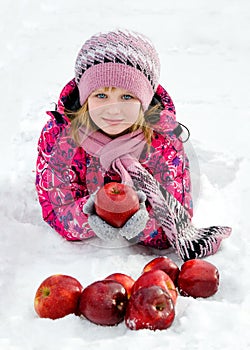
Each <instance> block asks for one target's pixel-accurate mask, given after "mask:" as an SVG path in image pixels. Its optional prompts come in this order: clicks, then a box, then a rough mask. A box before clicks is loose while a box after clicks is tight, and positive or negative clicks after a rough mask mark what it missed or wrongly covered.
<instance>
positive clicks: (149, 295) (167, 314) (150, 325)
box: [125, 286, 175, 330]
mask: <svg viewBox="0 0 250 350" xmlns="http://www.w3.org/2000/svg"><path fill="white" fill-rule="evenodd" d="M174 318H175V309H174V304H173V301H172V298H171V297H170V295H169V293H168V292H167V291H166V290H164V289H162V288H161V287H159V286H150V287H143V288H140V289H139V290H137V291H136V292H135V293H134V294H132V295H131V298H130V299H129V302H128V306H127V310H126V314H125V324H126V326H127V327H128V328H130V329H132V330H138V329H143V328H147V329H151V330H156V329H166V328H168V327H170V326H171V324H172V323H173V321H174Z"/></svg>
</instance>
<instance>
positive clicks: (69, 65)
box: [0, 0, 250, 350]
mask: <svg viewBox="0 0 250 350" xmlns="http://www.w3.org/2000/svg"><path fill="white" fill-rule="evenodd" d="M116 27H122V28H129V29H133V30H137V31H141V32H143V33H144V34H146V35H148V36H149V37H150V38H151V39H152V41H153V42H154V44H155V46H156V48H157V50H158V51H159V54H160V58H161V63H162V72H161V79H160V83H161V84H162V85H163V86H164V87H165V88H166V89H167V91H168V92H169V94H170V95H171V97H172V98H173V100H174V103H175V106H176V110H177V119H178V121H180V122H182V123H183V124H185V125H187V126H188V128H189V129H190V131H191V145H192V147H193V149H194V150H195V152H194V153H195V156H194V157H192V156H191V161H192V158H193V159H194V162H193V163H192V162H191V168H192V164H196V165H195V166H194V165H193V174H194V177H195V178H196V180H195V183H194V184H193V186H194V191H196V192H197V188H199V183H200V190H198V192H197V193H198V195H197V196H196V198H195V214H194V223H195V224H196V225H197V226H200V227H205V226H206V225H216V224H221V225H228V226H232V227H233V232H232V235H231V237H230V238H228V239H227V240H224V241H223V243H222V246H221V249H220V250H219V252H218V253H217V254H215V255H214V256H211V257H208V258H206V260H207V261H209V262H211V263H213V264H214V265H216V266H217V268H218V269H219V272H220V288H219V291H218V292H217V293H216V294H215V295H214V296H213V297H210V298H208V299H201V298H198V299H193V298H184V297H179V299H178V302H177V309H176V318H175V321H174V323H173V325H172V326H171V327H170V328H169V329H167V330H164V331H155V332H153V331H150V330H142V331H131V330H129V329H128V328H126V326H125V324H124V323H121V324H119V325H118V326H116V327H101V326H97V325H95V324H92V323H90V322H89V321H87V320H85V319H81V318H79V317H76V316H74V315H69V316H67V317H65V318H62V319H59V320H55V321H52V320H49V319H40V318H38V316H37V315H36V313H35V311H34V308H33V299H34V295H35V292H36V289H37V288H38V286H39V284H40V283H41V282H42V281H43V280H44V279H45V278H46V277H48V276H50V275H52V274H56V273H62V274H68V275H71V276H74V277H75V278H77V279H78V280H79V281H80V282H81V283H82V284H83V286H87V285H88V284H90V283H92V282H94V281H96V280H98V279H102V278H104V277H106V276H107V275H108V274H110V273H113V272H123V273H126V274H129V275H131V276H132V277H133V278H135V279H136V278H137V277H138V276H139V275H140V273H141V270H142V268H143V266H144V265H145V264H146V263H147V262H148V261H150V260H151V259H153V258H154V257H156V256H157V255H160V254H162V255H168V256H169V257H170V258H172V259H173V260H174V261H175V262H176V263H177V264H178V265H179V266H181V261H180V260H179V259H178V257H177V256H176V255H175V254H174V252H173V251H171V250H170V251H163V252H160V251H159V252H157V251H152V250H150V249H146V248H143V247H139V246H132V247H126V248H119V249H114V248H113V249H112V248H100V247H97V246H95V245H94V244H91V243H90V242H87V241H86V242H84V244H74V243H69V242H66V241H65V240H63V239H62V238H61V237H60V236H59V235H58V234H57V233H55V232H54V231H53V230H52V229H51V228H50V227H49V226H48V225H47V224H46V223H44V222H43V221H42V218H41V209H40V205H39V203H38V201H37V197H36V192H35V187H34V181H35V172H34V171H35V162H36V156H37V152H36V145H37V141H38V138H39V135H40V131H41V129H42V127H43V125H44V124H45V122H46V121H47V119H48V116H47V115H46V114H45V111H46V110H51V109H53V102H57V98H58V96H59V93H60V91H61V89H62V87H63V86H64V85H65V84H66V83H67V82H68V81H69V80H70V79H71V78H72V77H73V75H74V62H75V58H76V55H77V53H78V50H79V49H80V47H81V45H82V44H83V42H84V41H85V40H86V39H88V38H89V36H91V35H92V34H94V33H96V32H99V31H101V30H104V29H113V28H116ZM0 50H1V55H0V89H1V90H0V93H1V128H0V141H1V169H0V189H1V196H0V223H1V235H0V237H1V241H0V247H1V248H0V249H1V251H0V254H1V255H0V273H1V276H0V349H1V350H17V349H18V350H19V349H25V350H40V349H47V350H49V349H53V350H54V349H60V350H68V349H74V350H78V349H89V350H90V349H99V350H101V349H105V350H106V349H117V348H118V349H119V350H125V349H135V348H139V349H140V348H143V349H145V350H147V349H155V350H156V349H157V350H159V349H160V350H161V349H177V350H184V349H185V350H187V349H188V350H195V349H203V350H206V349H209V350H211V349H220V350H221V349H223V350H224V349H225V350H226V349H227V350H231V349H237V350H245V349H249V348H250V336H249V329H250V316H249V312H250V278H249V277H250V276H249V263H250V255H249V235H250V227H249V226H250V225H249V198H250V186H249V171H250V146H249V131H250V113H249V109H250V99H249V91H250V89H249V78H250V69H249V61H250V5H249V1H246V0H210V1H205V0H191V1H184V0H180V1H170V0H165V1H163V0H162V1H149V0H143V1H139V0H138V1H134V0H119V1H117V0H110V1H109V0H107V1H101V0H95V1H82V0H81V1H80V0H71V1H65V0H61V1H59V0H53V1H51V0H40V1H36V0H9V1H7V0H2V1H1V6H0ZM197 159H198V165H199V166H197V162H196V160H197ZM198 168H199V169H198ZM197 175H198V176H197ZM198 178H199V179H200V180H199V181H198V180H197V179H198ZM196 181H197V185H196Z"/></svg>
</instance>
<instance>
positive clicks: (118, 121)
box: [103, 118, 123, 125]
mask: <svg viewBox="0 0 250 350" xmlns="http://www.w3.org/2000/svg"><path fill="white" fill-rule="evenodd" d="M103 120H104V121H105V123H107V124H109V125H118V124H121V122H122V121H123V119H109V118H103Z"/></svg>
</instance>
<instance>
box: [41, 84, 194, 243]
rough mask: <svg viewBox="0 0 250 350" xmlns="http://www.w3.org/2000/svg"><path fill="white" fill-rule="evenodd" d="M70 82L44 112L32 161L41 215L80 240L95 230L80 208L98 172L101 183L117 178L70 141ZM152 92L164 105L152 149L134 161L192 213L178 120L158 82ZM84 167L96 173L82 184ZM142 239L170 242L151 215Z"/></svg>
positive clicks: (95, 180)
mask: <svg viewBox="0 0 250 350" xmlns="http://www.w3.org/2000/svg"><path fill="white" fill-rule="evenodd" d="M75 88H76V84H75V81H74V79H73V80H71V81H70V82H69V83H68V84H67V85H66V86H65V87H64V89H63V90H62V92H61V94H60V98H59V101H58V108H57V110H56V111H51V112H47V114H48V115H49V116H50V119H49V120H48V122H47V123H46V125H45V126H44V128H43V129H42V132H41V136H40V138H39V142H38V157H37V166H36V189H37V193H38V199H39V202H40V204H41V207H42V214H43V218H44V220H45V221H46V222H47V223H48V224H49V225H50V226H51V227H52V228H53V229H55V230H56V231H57V232H58V233H59V234H60V235H61V236H63V237H65V238H66V239H67V240H83V239H86V238H90V237H93V236H94V235H95V234H94V232H93V231H92V230H91V228H90V227H89V225H88V217H87V215H85V214H84V213H83V212H82V208H83V206H84V204H85V203H86V201H87V200H88V198H89V195H90V194H91V192H94V191H95V190H96V184H97V178H99V181H100V177H101V178H102V182H103V184H104V183H106V182H110V181H120V179H119V176H118V175H115V174H111V173H109V172H105V170H103V169H102V168H101V166H100V164H99V160H98V158H94V157H92V156H91V155H89V154H87V153H86V152H85V151H84V149H82V148H81V147H75V146H74V142H73V140H72V138H70V137H69V134H68V129H69V126H70V120H69V119H68V118H67V117H66V116H65V115H64V102H65V101H66V99H67V98H68V97H69V96H70V94H72V92H73V91H74V90H75ZM155 97H156V99H157V100H159V101H161V103H162V105H163V106H164V109H163V111H162V112H161V115H160V120H159V121H157V123H156V124H155V125H154V139H153V141H152V147H151V150H150V152H146V153H144V154H142V155H141V158H140V160H139V161H140V162H141V164H142V165H143V166H144V167H145V168H146V169H147V170H148V171H149V172H151V173H152V174H153V175H154V177H155V178H156V179H157V180H158V181H159V182H160V183H161V184H162V186H163V187H164V188H165V189H166V190H167V191H169V192H170V193H171V194H173V195H174V196H175V198H176V199H177V200H178V201H179V202H180V203H181V204H182V205H184V206H185V208H186V209H187V210H188V211H189V213H190V214H191V216H192V197H191V183H190V174H189V162H188V159H187V156H186V154H185V152H184V148H183V144H182V142H181V141H180V140H179V138H178V137H177V136H176V133H175V131H176V130H177V129H176V127H177V126H178V123H176V121H175V108H174V105H173V102H172V100H171V98H170V96H169V95H168V93H167V92H166V91H165V90H164V89H163V87H161V86H160V85H159V86H158V88H157V91H156V94H155ZM58 141H60V142H58ZM69 160H70V161H69ZM65 164H70V166H65ZM89 167H92V170H93V171H92V173H93V174H96V176H95V175H93V179H92V180H91V181H92V183H90V184H86V171H87V170H88V168H89ZM99 183H100V182H99ZM141 243H142V244H145V245H149V246H152V247H155V248H159V249H161V248H167V247H169V242H168V240H167V238H166V235H165V234H164V232H163V230H162V228H161V227H160V226H159V224H158V223H157V222H156V221H155V219H153V218H150V219H149V221H148V223H147V226H146V228H145V230H144V231H143V232H142V233H141Z"/></svg>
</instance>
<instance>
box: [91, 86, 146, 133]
mask: <svg viewBox="0 0 250 350" xmlns="http://www.w3.org/2000/svg"><path fill="white" fill-rule="evenodd" d="M140 108H141V103H140V101H139V100H138V99H137V98H136V96H134V95H133V94H131V93H130V92H129V91H127V90H124V89H121V88H101V89H97V90H95V91H94V92H92V94H91V95H90V96H89V98H88V109H89V115H90V117H91V119H92V121H93V122H94V123H95V124H96V125H97V127H98V128H99V129H101V130H102V131H103V132H105V133H106V134H108V135H111V136H115V135H118V134H120V133H122V132H124V131H125V130H126V129H128V128H130V127H131V126H132V125H133V124H134V123H135V122H136V120H137V119H138V116H139V111H140Z"/></svg>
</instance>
